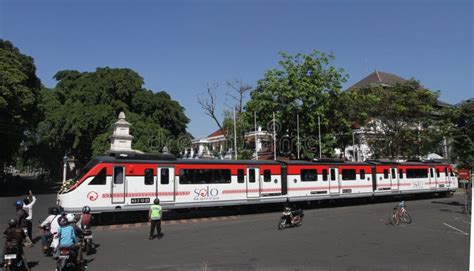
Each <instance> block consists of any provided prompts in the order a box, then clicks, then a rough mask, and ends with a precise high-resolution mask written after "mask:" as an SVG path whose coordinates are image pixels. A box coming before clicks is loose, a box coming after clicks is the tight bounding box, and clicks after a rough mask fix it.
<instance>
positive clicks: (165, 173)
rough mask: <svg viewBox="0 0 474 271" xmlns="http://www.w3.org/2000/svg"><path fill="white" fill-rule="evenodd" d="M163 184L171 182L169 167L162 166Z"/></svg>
mask: <svg viewBox="0 0 474 271" xmlns="http://www.w3.org/2000/svg"><path fill="white" fill-rule="evenodd" d="M160 175H161V176H160V178H161V181H160V182H161V184H169V183H170V170H169V168H162V169H161V172H160Z"/></svg>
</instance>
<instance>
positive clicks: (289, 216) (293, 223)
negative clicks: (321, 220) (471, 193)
mask: <svg viewBox="0 0 474 271" xmlns="http://www.w3.org/2000/svg"><path fill="white" fill-rule="evenodd" d="M303 216H304V214H303V210H302V209H292V208H290V207H285V209H284V210H283V213H282V216H281V218H280V221H279V222H278V229H279V230H283V229H284V228H289V227H299V226H301V225H303Z"/></svg>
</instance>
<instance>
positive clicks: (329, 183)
mask: <svg viewBox="0 0 474 271" xmlns="http://www.w3.org/2000/svg"><path fill="white" fill-rule="evenodd" d="M457 186H458V180H457V177H456V176H455V174H454V173H453V167H452V166H451V165H449V164H446V163H443V162H435V161H415V162H404V163H398V162H393V161H388V160H385V161H383V160H373V161H366V162H344V161H339V160H330V159H322V160H318V161H295V160H290V161H266V160H261V161H255V160H200V159H199V160H194V159H176V158H174V157H173V156H171V155H143V154H115V155H114V156H103V157H97V158H94V159H92V160H91V161H90V162H89V163H88V164H87V165H86V166H85V167H84V168H83V169H82V171H81V172H80V173H79V174H78V175H77V176H76V177H75V178H74V179H73V180H71V181H70V182H69V183H68V185H67V186H64V187H63V188H62V189H61V190H60V191H59V193H58V197H57V199H58V204H59V205H60V206H61V207H62V208H63V209H64V211H66V212H80V210H81V209H82V207H83V206H85V205H87V206H90V207H91V209H92V210H93V212H94V213H102V212H118V211H138V210H148V208H149V205H150V204H151V203H152V202H153V199H155V198H159V199H160V201H161V204H162V206H163V207H164V208H165V209H180V208H181V209H185V208H199V207H216V206H231V205H248V204H264V203H278V202H285V201H287V200H290V201H292V202H297V201H317V200H325V199H337V198H355V197H377V196H391V195H392V196H395V195H407V194H416V193H441V194H446V195H447V194H449V193H452V192H453V191H455V190H456V189H457Z"/></svg>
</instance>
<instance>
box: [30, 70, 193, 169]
mask: <svg viewBox="0 0 474 271" xmlns="http://www.w3.org/2000/svg"><path fill="white" fill-rule="evenodd" d="M54 78H55V79H56V80H58V83H57V85H56V87H55V88H54V89H52V90H46V89H45V90H43V91H42V99H41V104H40V108H41V111H42V114H44V119H43V120H42V121H41V122H40V123H39V125H38V136H39V138H40V140H39V145H40V146H47V147H48V148H49V149H50V152H49V153H51V154H54V158H53V157H51V159H50V161H52V162H53V163H54V164H56V165H57V164H60V163H61V161H60V159H61V157H62V156H63V154H64V153H65V152H67V153H69V154H70V155H71V156H74V157H75V158H76V159H77V160H78V162H79V166H81V165H82V164H83V163H85V162H87V161H88V160H89V159H90V158H91V156H92V155H102V154H104V153H105V151H106V150H108V149H109V147H110V143H109V142H108V137H109V136H110V135H111V133H112V125H113V123H114V122H115V121H116V120H117V115H118V113H119V112H120V111H125V113H126V115H127V120H128V121H129V122H131V123H132V125H133V126H132V130H131V131H132V134H133V135H134V136H135V140H134V142H133V145H132V147H133V148H135V149H138V150H142V151H155V152H156V151H161V148H159V147H160V146H161V147H162V146H164V145H165V144H166V143H167V142H171V143H172V145H173V146H175V147H176V146H178V145H177V144H175V142H174V141H172V140H171V139H173V140H177V138H178V137H179V136H181V135H183V134H186V125H187V123H188V122H189V120H188V118H187V117H186V116H185V114H184V109H183V108H182V107H181V106H180V105H179V103H177V102H176V101H173V100H171V98H170V96H169V95H168V94H167V93H166V92H163V91H162V92H158V93H153V92H152V91H150V90H146V89H144V88H143V78H142V77H140V75H138V74H137V73H136V72H134V71H133V70H130V69H111V68H97V69H96V71H95V72H78V71H60V72H58V73H57V74H56V75H55V77H54ZM160 135H163V137H161V138H160V137H159V136H160ZM160 140H161V141H160ZM158 141H159V142H158ZM168 147H170V146H168ZM172 151H173V152H175V153H177V152H179V150H178V149H172Z"/></svg>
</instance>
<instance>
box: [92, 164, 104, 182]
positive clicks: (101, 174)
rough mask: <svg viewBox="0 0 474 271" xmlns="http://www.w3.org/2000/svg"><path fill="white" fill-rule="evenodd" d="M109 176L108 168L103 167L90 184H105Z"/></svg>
mask: <svg viewBox="0 0 474 271" xmlns="http://www.w3.org/2000/svg"><path fill="white" fill-rule="evenodd" d="M106 178H107V168H105V167H104V168H102V169H101V170H100V172H99V174H97V175H95V177H94V179H92V181H91V182H90V183H89V185H104V184H105V183H106Z"/></svg>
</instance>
